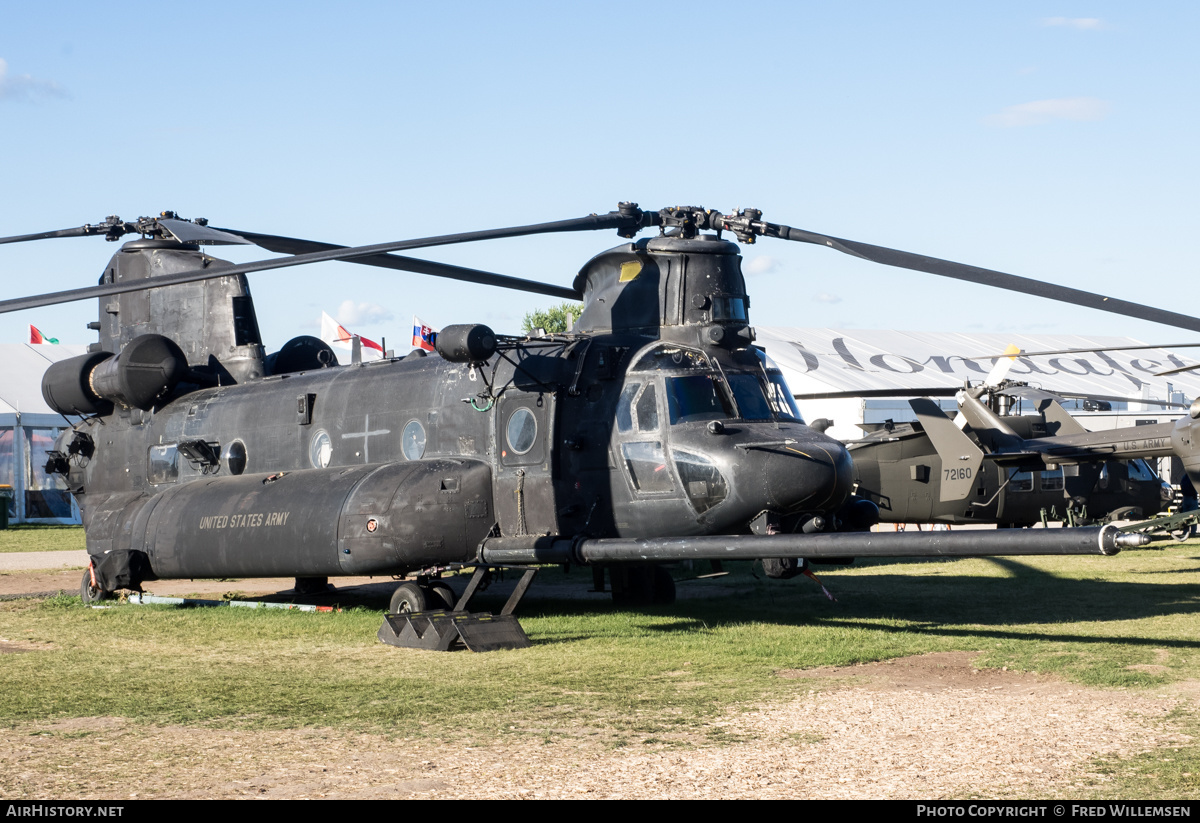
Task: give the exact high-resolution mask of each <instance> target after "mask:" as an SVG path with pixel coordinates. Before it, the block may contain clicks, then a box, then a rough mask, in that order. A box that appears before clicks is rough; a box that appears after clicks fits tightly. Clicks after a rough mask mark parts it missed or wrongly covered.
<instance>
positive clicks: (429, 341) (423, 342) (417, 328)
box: [412, 315, 437, 351]
mask: <svg viewBox="0 0 1200 823" xmlns="http://www.w3.org/2000/svg"><path fill="white" fill-rule="evenodd" d="M436 343H437V332H435V331H434V330H433V329H431V328H429V326H426V325H425V324H424V323H422V322H421V319H420V318H419V317H417V316H416V315H413V341H412V344H413V348H414V349H424V350H425V351H433V350H434V344H436Z"/></svg>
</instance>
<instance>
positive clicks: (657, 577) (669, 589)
mask: <svg viewBox="0 0 1200 823" xmlns="http://www.w3.org/2000/svg"><path fill="white" fill-rule="evenodd" d="M653 585H654V591H653V594H652V595H651V596H652V598H653V602H654V605H656V606H669V605H671V604H672V603H674V602H675V579H674V578H673V577H671V573H670V572H669V571H667V570H666V569H664V568H663V567H662V566H655V567H654V583H653Z"/></svg>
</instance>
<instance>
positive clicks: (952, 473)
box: [943, 466, 971, 480]
mask: <svg viewBox="0 0 1200 823" xmlns="http://www.w3.org/2000/svg"><path fill="white" fill-rule="evenodd" d="M943 471H944V472H946V478H945V479H946V480H970V479H971V470H970V469H968V468H967V467H966V466H959V467H958V468H954V469H943Z"/></svg>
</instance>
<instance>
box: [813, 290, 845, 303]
mask: <svg viewBox="0 0 1200 823" xmlns="http://www.w3.org/2000/svg"><path fill="white" fill-rule="evenodd" d="M813 300H815V301H816V302H818V303H841V302H842V298H840V297H838V296H837V295H836V294H830V293H829V292H827V291H823V292H821V293H820V294H814V295H813Z"/></svg>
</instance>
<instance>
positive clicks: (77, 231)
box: [0, 226, 99, 245]
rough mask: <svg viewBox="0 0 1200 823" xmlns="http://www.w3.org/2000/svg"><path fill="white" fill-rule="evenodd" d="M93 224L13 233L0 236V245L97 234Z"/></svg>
mask: <svg viewBox="0 0 1200 823" xmlns="http://www.w3.org/2000/svg"><path fill="white" fill-rule="evenodd" d="M98 233H99V232H97V231H95V230H94V227H93V226H78V227H76V228H73V229H59V230H58V231H43V232H39V233H37V234H15V235H13V236H12V237H0V245H3V244H5V243H24V242H25V241H27V240H50V239H52V238H55V237H86V236H87V235H89V234H98Z"/></svg>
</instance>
